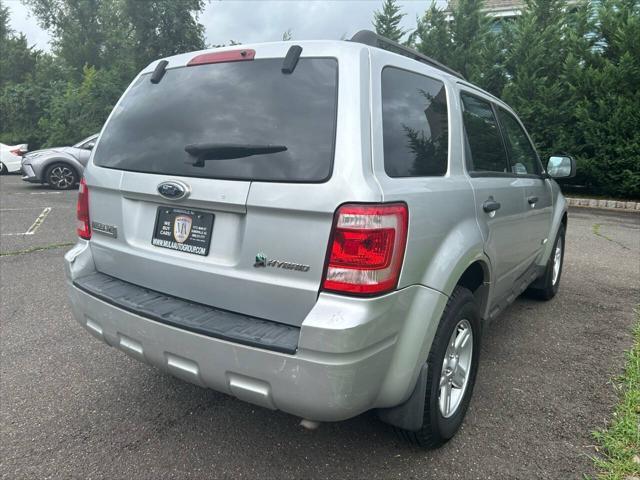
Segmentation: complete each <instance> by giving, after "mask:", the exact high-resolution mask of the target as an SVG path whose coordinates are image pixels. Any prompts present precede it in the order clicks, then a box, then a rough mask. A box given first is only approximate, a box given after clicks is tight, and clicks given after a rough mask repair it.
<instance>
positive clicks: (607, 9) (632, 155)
mask: <svg viewBox="0 0 640 480" xmlns="http://www.w3.org/2000/svg"><path fill="white" fill-rule="evenodd" d="M597 18H598V20H599V21H598V23H597V29H596V33H597V37H596V40H597V45H598V50H597V51H596V52H594V54H593V55H591V57H590V58H589V61H588V62H587V63H586V64H585V66H584V67H583V68H579V69H577V70H576V71H575V73H574V75H573V77H572V80H573V82H574V84H575V87H574V88H575V96H576V101H575V107H574V111H575V118H576V127H577V128H576V132H575V133H574V136H573V139H574V141H575V143H574V145H573V147H574V151H575V152H576V154H577V157H578V160H579V165H580V166H581V167H583V168H584V170H585V172H584V177H585V181H586V182H588V185H589V187H590V189H591V190H592V191H594V192H595V193H599V194H608V195H614V196H617V197H630V198H640V129H639V128H638V126H639V125H640V83H639V81H638V79H640V42H639V41H638V39H639V38H640V2H639V1H638V0H603V1H602V3H601V5H600V8H599V10H598V16H597Z"/></svg>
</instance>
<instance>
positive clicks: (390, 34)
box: [373, 0, 406, 42]
mask: <svg viewBox="0 0 640 480" xmlns="http://www.w3.org/2000/svg"><path fill="white" fill-rule="evenodd" d="M401 10H402V9H401V8H400V6H399V5H398V4H397V2H396V0H384V2H383V3H382V11H378V10H376V12H375V13H374V14H373V26H374V28H375V29H376V33H377V34H378V35H382V36H383V37H387V38H388V39H390V40H393V41H394V42H399V41H400V39H401V38H402V37H403V36H404V34H405V33H406V31H405V30H403V29H401V28H400V21H401V20H402V17H404V16H405V14H404V13H401Z"/></svg>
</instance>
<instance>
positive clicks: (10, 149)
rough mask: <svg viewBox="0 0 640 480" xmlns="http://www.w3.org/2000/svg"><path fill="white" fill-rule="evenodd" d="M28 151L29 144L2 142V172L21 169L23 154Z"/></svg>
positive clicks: (0, 150)
mask: <svg viewBox="0 0 640 480" xmlns="http://www.w3.org/2000/svg"><path fill="white" fill-rule="evenodd" d="M25 153H27V144H26V143H23V144H22V145H5V144H4V143H0V174H3V173H7V172H9V173H12V172H17V171H19V170H20V166H21V164H22V156H23V155H24V154H25Z"/></svg>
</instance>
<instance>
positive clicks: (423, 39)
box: [409, 0, 505, 95]
mask: <svg viewBox="0 0 640 480" xmlns="http://www.w3.org/2000/svg"><path fill="white" fill-rule="evenodd" d="M450 5H452V4H450ZM482 7H483V2H482V0H458V1H457V2H455V3H454V4H453V6H452V9H451V10H450V11H449V12H446V11H444V10H441V9H440V8H438V6H437V5H436V3H435V2H433V3H432V4H431V6H430V7H429V9H427V11H426V12H425V13H424V15H423V16H422V18H418V19H417V20H416V23H417V25H416V30H415V31H414V32H413V33H412V34H411V35H410V36H409V43H410V44H411V45H413V46H414V47H415V48H416V49H417V50H418V51H420V52H421V53H424V54H425V55H428V56H430V57H432V58H434V59H435V60H438V61H439V62H441V63H444V64H445V65H447V66H448V67H450V68H452V69H454V70H456V71H457V72H459V73H461V74H462V76H464V77H465V78H466V79H468V80H470V81H472V82H473V83H476V84H477V85H479V86H481V87H483V88H484V89H486V90H488V91H490V92H491V93H493V94H495V95H499V94H500V93H501V91H502V88H503V86H504V83H505V77H504V72H503V69H502V64H501V57H502V53H503V52H502V47H501V45H500V43H499V38H498V36H497V34H495V33H494V32H492V31H491V21H490V19H489V17H488V16H487V15H486V13H485V12H484V10H483V8H482Z"/></svg>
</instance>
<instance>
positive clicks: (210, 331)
mask: <svg viewBox="0 0 640 480" xmlns="http://www.w3.org/2000/svg"><path fill="white" fill-rule="evenodd" d="M73 284H74V285H75V286H76V287H78V288H79V289H80V290H82V291H83V292H86V293H88V294H89V295H92V296H94V297H96V298H98V299H100V300H102V301H104V302H107V303H109V304H111V305H114V306H116V307H118V308H121V309H123V310H126V311H128V312H131V313H134V314H136V315H140V316H141V317H145V318H147V319H149V320H153V321H156V322H160V323H163V324H166V325H170V326H172V327H176V328H181V329H183V330H188V331H190V332H194V333H199V334H201V335H206V336H208V337H214V338H219V339H221V340H227V341H230V342H235V343H240V344H243V345H249V346H251V347H257V348H263V349H265V350H273V351H276V352H281V353H288V354H294V353H295V352H296V350H297V349H298V339H299V338H300V328H298V327H294V326H291V325H285V324H282V323H278V322H273V321H271V320H264V319H261V318H256V317H250V316H248V315H242V314H240V313H234V312H229V311H227V310H222V309H219V308H215V307H210V306H207V305H203V304H200V303H196V302H190V301H188V300H183V299H180V298H177V297H173V296H171V295H165V294H163V293H159V292H156V291H154V290H150V289H148V288H144V287H140V286H138V285H134V284H132V283H129V282H125V281H124V280H119V279H117V278H115V277H112V276H110V275H105V274H104V273H100V272H95V273H91V274H89V275H87V276H84V277H81V278H78V279H76V280H75V281H74V282H73Z"/></svg>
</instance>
